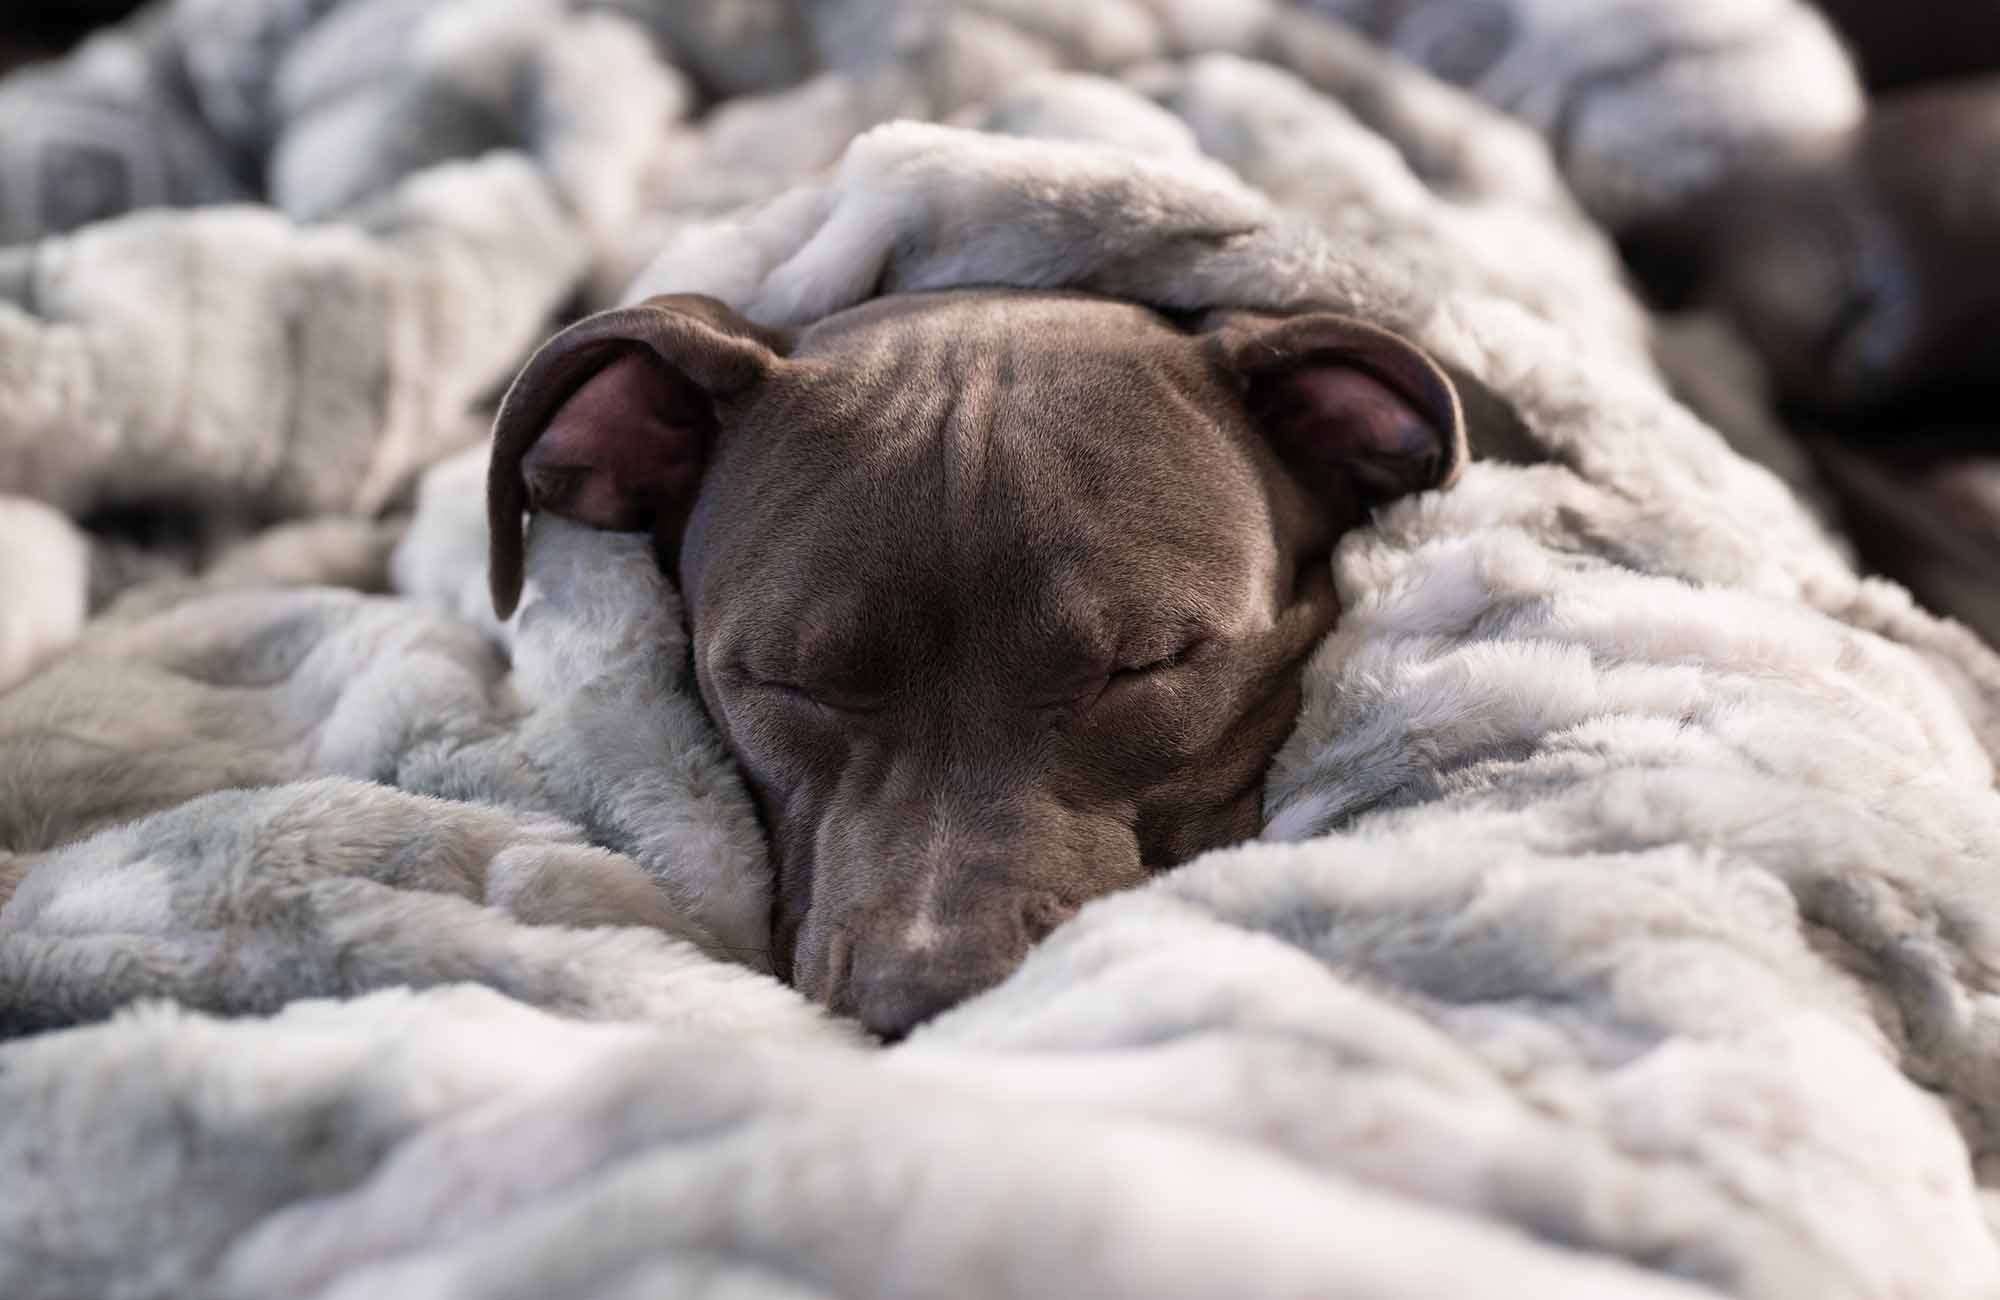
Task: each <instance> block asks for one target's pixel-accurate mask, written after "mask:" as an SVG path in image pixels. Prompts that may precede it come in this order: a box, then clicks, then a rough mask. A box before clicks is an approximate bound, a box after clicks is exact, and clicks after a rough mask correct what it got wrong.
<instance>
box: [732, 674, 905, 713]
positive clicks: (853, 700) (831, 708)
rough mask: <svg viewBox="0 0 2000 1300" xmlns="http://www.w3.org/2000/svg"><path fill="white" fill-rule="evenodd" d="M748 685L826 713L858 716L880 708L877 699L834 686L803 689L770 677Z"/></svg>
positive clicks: (798, 685) (804, 687) (797, 684)
mask: <svg viewBox="0 0 2000 1300" xmlns="http://www.w3.org/2000/svg"><path fill="white" fill-rule="evenodd" d="M751 684H752V685H753V686H755V687H756V688H757V689H758V690H761V691H765V692H768V693H769V694H771V695H774V696H776V697H778V698H780V699H783V700H788V701H790V702H792V703H794V704H800V705H804V706H806V707H809V708H814V709H820V710H824V711H826V712H829V713H839V714H847V715H853V716H861V715H866V714H870V713H875V712H878V711H880V709H881V708H882V701H881V700H880V699H879V698H876V697H873V696H868V695H863V694H860V693H858V692H855V691H848V690H842V689H840V688H838V687H833V686H825V685H815V686H806V685H802V684H800V683H798V682H789V681H781V680H776V679H769V678H762V679H758V680H756V681H755V682H753V683H751Z"/></svg>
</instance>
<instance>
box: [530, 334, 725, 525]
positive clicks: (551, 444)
mask: <svg viewBox="0 0 2000 1300" xmlns="http://www.w3.org/2000/svg"><path fill="white" fill-rule="evenodd" d="M706 419H707V417H706V412H705V411H704V410H703V404H702V402H701V399H700V395H699V394H698V393H696V392H695V391H694V388H693V386H692V385H691V384H690V383H688V382H687V381H686V380H685V379H683V378H681V377H680V376H679V375H678V374H676V373H675V372H674V371H673V370H672V369H671V368H669V367H668V366H667V365H666V364H665V363H664V362H662V361H660V360H658V359H657V358H656V357H654V356H652V355H651V354H650V353H646V352H628V353H626V354H625V355H623V356H621V357H619V358H618V359H617V360H615V361H613V362H611V363H610V364H609V365H607V366H605V367H604V368H603V369H602V370H599V371H598V372H597V373H596V374H594V375H592V376H591V377H590V378H589V379H588V380H587V381H585V382H584V384H583V386H582V387H581V388H578V389H577V390H576V392H575V393H573V394H571V395H570V398H569V400H568V401H566V402H564V403H563V404H562V406H561V408H560V409H559V410H557V411H556V414H555V418H554V419H552V420H550V421H549V425H548V428H547V429H545V430H544V431H543V432H542V435H541V437H539V438H537V439H536V440H535V444H534V446H533V447H532V448H530V449H529V451H528V454H527V456H526V457H524V458H523V460H522V462H521V475H522V478H523V479H524V480H525V481H526V483H527V487H528V502H529V506H530V508H531V509H534V510H538V511H545V512H547V513H549V514H555V515H561V516H562V517H564V518H566V519H574V520H576V521H578V522H579V523H584V524H589V525H590V526H591V527H593V528H603V529H607V530H610V531H612V532H638V531H643V530H646V529H649V528H651V527H653V525H654V522H655V520H656V519H658V518H659V516H660V514H661V512H662V511H663V510H665V509H668V508H672V507H676V506H678V507H683V508H684V507H685V506H686V505H687V503H688V502H689V500H690V499H691V498H692V497H693V495H694V490H695V488H696V486H697V485H698V483H699V480H700V477H701V465H702V459H703V445H702V444H703V437H702V433H703V429H704V428H705V426H706Z"/></svg>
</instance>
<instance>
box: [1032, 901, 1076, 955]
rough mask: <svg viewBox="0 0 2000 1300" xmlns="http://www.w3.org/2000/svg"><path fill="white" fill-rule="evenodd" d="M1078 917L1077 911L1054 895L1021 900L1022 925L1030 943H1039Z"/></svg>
mask: <svg viewBox="0 0 2000 1300" xmlns="http://www.w3.org/2000/svg"><path fill="white" fill-rule="evenodd" d="M1075 915H1076V909H1075V908H1074V907H1071V906H1070V905H1069V904H1068V903H1065V902H1063V900H1062V899H1060V898H1057V897H1056V896H1055V895H1054V894H1029V895H1028V896H1027V897H1026V898H1024V899H1022V900H1021V924H1022V925H1023V926H1024V927H1025V928H1026V929H1027V932H1028V942H1029V943H1039V942H1040V941H1041V940H1042V939H1043V938H1045V937H1046V936H1047V935H1048V933H1049V931H1051V930H1053V929H1055V928H1056V927H1057V926H1059V925H1061V924H1062V923H1063V922H1064V921H1067V920H1069V919H1070V918H1071V917H1072V916H1075Z"/></svg>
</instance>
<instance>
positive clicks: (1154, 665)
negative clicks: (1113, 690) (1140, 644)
mask: <svg viewBox="0 0 2000 1300" xmlns="http://www.w3.org/2000/svg"><path fill="white" fill-rule="evenodd" d="M1208 642H1209V638H1207V637H1205V636H1197V637H1195V638H1194V639H1193V640H1190V641H1186V642H1183V643H1182V644H1181V645H1180V646H1179V647H1178V648H1177V649H1175V650H1173V651H1171V652H1169V653H1167V654H1164V655H1154V656H1152V657H1150V658H1143V657H1139V656H1133V658H1132V661H1131V662H1129V663H1127V664H1125V665H1123V666H1121V667H1119V668H1118V669H1117V670H1116V671H1115V672H1113V674H1112V675H1113V676H1114V677H1138V676H1144V675H1146V674H1148V673H1161V672H1166V671H1168V670H1170V669H1174V668H1178V667H1180V666H1181V665H1182V664H1184V663H1187V662H1188V661H1189V660H1190V659H1193V658H1195V657H1196V656H1197V655H1199V654H1200V653H1201V652H1202V650H1203V649H1204V648H1205V647H1206V646H1207V645H1208Z"/></svg>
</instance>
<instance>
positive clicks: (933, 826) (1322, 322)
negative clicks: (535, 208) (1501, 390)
mask: <svg viewBox="0 0 2000 1300" xmlns="http://www.w3.org/2000/svg"><path fill="white" fill-rule="evenodd" d="M1461 426H1462V421H1461V418H1460V414H1459V405H1458V398H1457V395H1456V393H1455V392H1454V390H1453V388H1452V385H1451V382H1450V381H1449V380H1448V379H1447V378H1446V376H1445V374H1444V372H1443V371H1441V370H1440V369H1439V368H1438V366H1437V365H1436V364H1435V363H1433V362H1432V361H1431V360H1429V359H1428V358H1427V357H1425V356H1424V355H1423V354H1422V353H1421V352H1419V351H1418V350H1417V349H1416V348H1415V347H1413V346H1412V345H1411V344H1409V343H1407V342H1405V341H1404V340H1402V339H1400V338H1398V337H1397V336H1395V335H1393V334H1390V333H1388V332H1386V331H1383V330H1380V329H1377V328H1375V327H1373V326H1369V325H1366V324H1363V323H1361V322H1358V321H1355V320H1351V319H1348V318H1345V317H1341V316H1335V315H1329V314H1312V315H1301V316H1296V317H1291V318H1273V317H1262V316H1255V315H1250V314H1246V313H1226V314H1218V315H1216V316H1215V317H1213V318H1212V319H1210V320H1208V321H1206V322H1203V323H1202V325H1201V327H1200V328H1196V329H1192V330H1184V329H1182V328H1178V327H1177V326H1176V325H1175V324H1174V323H1171V322H1169V321H1168V320H1167V319H1166V318H1164V317H1162V316H1159V315H1157V314H1155V313H1153V312H1151V311H1148V310H1146V309H1144V308H1141V307H1137V306H1133V305H1130V304H1125V303H1119V302H1113V301H1108V300H1104V299H1099V298H1092V297H1087V296H1084V295H1080V294H1068V293H1044V292H1025V291H1004V290H977V291H956V292H949V293H926V294H908V295H899V296H892V297H889V298H884V299H880V300H877V301H874V302H871V303H868V304H865V305H863V306H860V307H857V308H854V309H852V310H850V311H846V312H842V313H840V314H838V315H835V316H833V317H830V318H828V319H827V320H824V321H821V322H819V323H818V324H815V325H813V326H811V327H809V328H806V329H804V330H800V331H798V332H796V333H782V332H778V331H773V330H767V329H762V328H759V327H757V326H755V325H752V324H750V323H749V322H747V321H745V320H743V319H742V318H740V317H738V316H736V315H735V314H734V313H732V312H731V311H730V310H729V309H727V308H726V307H724V306H722V305H721V304H720V303H718V302H715V301H714V300H712V299H705V298H696V297H679V298H657V299H654V300H652V301H650V302H648V303H645V304H644V305H642V306H638V307H632V308H627V309H623V310H619V311H613V312H607V313H604V314H602V315H599V316H596V317H592V318H591V319H588V320H585V321H583V322H581V323H579V324H577V325H575V326H573V327H571V328H570V329H568V330H566V331H564V332H563V333H562V334H560V335H558V336H557V337H556V338H555V339H554V340H552V341H551V342H550V343H549V344H548V345H546V346H545V347H544V348H543V349H542V350H541V352H540V353H538V354H537V355H536V356H535V358H534V359H533V360H532V361H531V362H529V364H528V366H527V368H526V369H525V370H524V371H523V372H522V374H521V376H520V378H519V379H518V380H516V382H515V384H514V387H513V389H512V390H511V391H510V392H509V393H508V395H507V399H506V402H505V404H504V405H503V407H502V409H501V413H500V418H499V423H498V428H497V431H496V436H495V442H494V451H493V462H492V468H491V475H490V479H489V510H490V516H491V524H492V530H493V554H492V575H493V595H494V602H495V605H496V607H497V608H498V609H499V611H500V612H501V614H502V615H503V616H505V615H506V614H507V613H509V612H511V611H512V609H513V607H514V605H515V602H516V600H517V599H518V597H519V592H520V585H521V565H522V549H523V540H522V526H521V515H522V512H523V510H524V509H532V510H538V511H547V512H550V513H553V514H557V515H562V516H566V517H568V518H572V519H577V520H581V521H583V522H585V523H588V524H591V525H594V526H596V527H600V528H608V529H618V530H647V531H650V532H651V533H652V534H653V536H654V538H655V540H656V542H657V545H658V551H659V555H660V559H661V563H662V564H663V565H664V566H665V568H666V571H667V572H668V573H670V574H673V575H675V576H676V577H677V578H678V580H679V585H680V590H681V592H682V593H683V595H684V597H685V599H686V606H687V611H688V619H689V622H690V624H691V628H690V630H691V633H692V642H693V647H694V667H695V675H696V680H697V681H698V682H699V684H700V689H701V693H702V697H703V699H704V701H705V702H706V704H707V706H708V709H709V712H710V714H711V716H712V717H713V718H714V720H715V723H716V725H717V727H718V728H719V729H720V730H721V733H722V735H723V737H724V738H725V740H726V741H727V743H728V745H729V747H730V749H731V751H732V752H733V753H734V754H735V756H736V758H737V759H738V761H739V762H740V763H741V765H742V767H743V770H744V772H745V773H746V774H747V776H748V778H749V783H750V787H751V789H752V790H753V792H754V793H755V796H756V799H757V802H758V805H759V807H760V808H761V810H762V813H763V816H764V818H765V820H766V824H767V826H768V828H769V831H770V833H771V837H772V841H773V845H774V849H775V857H776V862H777V869H778V889H777V914H776V917H775V926H774V930H775V936H776V944H775V947H776V951H775V953H774V959H775V961H776V964H777V968H778V969H779V970H780V971H781V972H783V973H786V974H788V976H789V977H790V978H791V979H792V981H793V982H794V983H795V984H797V985H798V986H799V987H800V988H801V989H802V990H804V991H806V992H807V993H809V994H811V995H812V996H815V997H817V998H819V999H821V1000H822V1001H824V1002H826V1003H828V1004H829V1005H830V1006H832V1007H833V1008H835V1009H836V1010H839V1011H844V1012H849V1013H852V1014H855V1015H858V1016H859V1017H860V1018H861V1020H862V1021H863V1022H864V1023H865V1024H866V1025H867V1026H868V1027H870V1028H871V1029H873V1030H875V1031H876V1032H878V1033H880V1034H882V1035H884V1036H885V1037H896V1036H900V1035H901V1034H903V1033H905V1032H907V1031H908V1030H909V1029H910V1028H911V1027H913V1026H914V1025H916V1024H918V1023H920V1022H921V1021H923V1020H924V1019H926V1018H927V1017H929V1016H931V1015H933V1014H935V1013H936V1012H938V1011H940V1010H942V1009H944V1008H945V1007H947V1006H949V1005H951V1004H952V1003H954V1002H956V1001H958V1000H959V999H961V998H963V997H965V996H967V995H969V994H971V993H974V992H977V991H979V990H980V989H983V988H985V987H987V986H988V985H991V984H993V983H995V982H997V981H998V980H1000V979H1001V978H1003V977H1004V976H1005V975H1007V973H1008V972H1010V971H1011V970H1012V969H1013V968H1014V967H1015V966H1016V965H1017V964H1018V963H1019V962H1020V960H1021V958H1022V957H1023V955H1024V954H1025V953H1026V951H1027V949H1028V947H1029V946H1030V945H1031V944H1033V943H1034V942H1035V941H1036V940H1037V939H1039V938H1040V937H1041V936H1042V935H1044V934H1046V933H1047V932H1048V931H1049V930H1050V929H1052V928H1053V927H1054V926H1056V925H1057V924H1059V923H1060V922H1061V921H1062V920H1063V919H1064V918H1065V917H1067V916H1069V915H1070V914H1071V913H1072V912H1074V911H1075V910H1076V908H1077V907H1078V906H1079V905H1080V904H1082V903H1083V902H1084V901H1085V900H1087V899H1089V898H1092V897H1094V896H1096V895H1099V894H1104V893H1107V892H1110V891H1112V890H1115V889H1119V888H1122V887H1125V886H1128V885H1133V884H1137V883H1138V882H1140V881H1142V880H1144V879H1146V877H1147V876H1148V875H1149V874H1150V873H1152V872H1154V871H1158V870H1160V869H1162V868H1164V867H1169V866H1172V865H1174V864H1176V863H1179V862H1182V861H1184V860H1186V859H1187V858H1189V857H1192V856H1193V855H1195V854H1197V853H1200V852H1202V851H1203V850H1205V849H1210V848H1214V847H1216V846H1218V845H1224V844H1229V843H1233V842H1236V841H1240V840H1244V839H1247V838H1250V837H1252V836H1254V835H1255V834H1256V833H1257V830H1258V824H1259V812H1260V803H1261V797H1262V791H1263V783H1264V774H1265V768H1266V766H1267V765H1268V763H1269V761H1270V759H1271V756H1272V754H1273V752H1274V751H1275V750H1276V749H1277V747H1278V746H1279V744H1280V743H1281V742H1282V741H1283V740H1284V738H1285V736H1286V734H1287V733H1288V732H1289V731H1290V729H1291V727H1292V725H1293V722H1294V719H1295V715H1296V713H1297V709H1298V704H1299V672H1300V668H1301V666H1302V664H1303V663H1304V661H1305V659H1306V657H1307V656H1308V655H1309V654H1311V652H1312V650H1313V648H1314V647H1315V646H1316V645H1317V644H1318V643H1319V641H1320V639H1321V638H1322V637H1323V636H1324V635H1325V634H1326V632H1327V630H1328V629H1329V628H1330V627H1331V626H1332V624H1333V621H1334V617H1335V615H1336V613H1337V607H1336V602H1335V599H1334V594H1333V591H1332V586H1331V578H1330V570H1329V566H1328V563H1327V557H1328V553H1329V551H1330V549H1331V548H1332V546H1333V544H1334V542H1335V540H1336V539H1337V538H1338V537H1339V536H1340V535H1341V533H1342V532H1343V531H1345V530H1346V529H1348V528H1350V527H1352V526H1354V525H1355V524H1357V523H1359V522H1361V521H1362V520H1363V519H1364V518H1365V517H1366V515H1367V513H1368V511H1369V510H1370V509H1371V508H1372V507H1373V506H1375V505H1377V504H1379V503H1381V502H1383V501H1386V500H1388V499H1390V498H1392V497H1396V496H1400V495H1403V494H1405V493H1408V492H1413V491H1419V490H1422V489H1426V488H1433V487H1438V486H1441V485H1443V484H1445V483H1448V482H1449V481H1450V480H1451V479H1452V478H1453V477H1454V476H1455V475H1456V474H1457V472H1458V469H1459V466H1460V464H1461V463H1462V461H1463V460H1464V459H1465V454H1466V453H1465V440H1464V433H1463V430H1462V427H1461Z"/></svg>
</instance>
